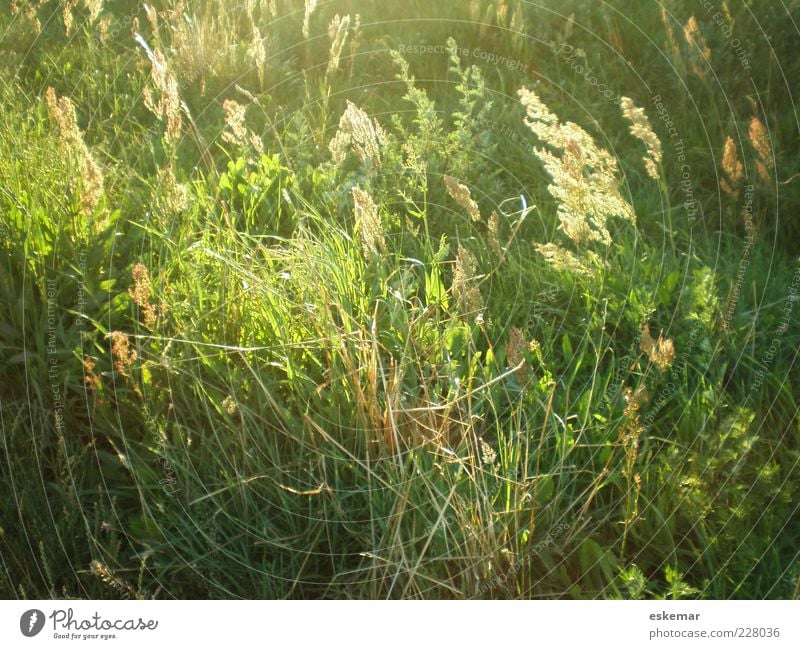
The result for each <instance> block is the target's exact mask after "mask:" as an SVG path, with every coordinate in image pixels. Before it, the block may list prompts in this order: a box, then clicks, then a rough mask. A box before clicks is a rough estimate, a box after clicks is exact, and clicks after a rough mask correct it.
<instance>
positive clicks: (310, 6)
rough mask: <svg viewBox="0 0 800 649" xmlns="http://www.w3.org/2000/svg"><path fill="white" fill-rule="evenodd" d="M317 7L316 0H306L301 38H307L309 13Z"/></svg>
mask: <svg viewBox="0 0 800 649" xmlns="http://www.w3.org/2000/svg"><path fill="white" fill-rule="evenodd" d="M316 8H317V0H306V6H305V14H304V16H303V38H306V39H307V38H308V35H309V28H310V22H311V14H313V13H314V11H315V10H316Z"/></svg>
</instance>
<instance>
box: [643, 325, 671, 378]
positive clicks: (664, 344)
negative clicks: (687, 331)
mask: <svg viewBox="0 0 800 649" xmlns="http://www.w3.org/2000/svg"><path fill="white" fill-rule="evenodd" d="M639 347H640V349H641V350H642V351H643V352H644V353H645V354H647V356H648V358H649V359H650V362H651V363H653V364H654V365H655V366H656V367H657V368H658V369H659V371H661V372H664V371H666V370H667V369H669V368H670V366H671V365H672V363H673V361H674V360H675V344H674V343H673V342H672V339H670V338H667V339H665V338H664V336H663V335H662V334H658V340H655V339H653V337H652V336H651V335H650V325H647V324H646V325H644V328H643V329H642V336H641V343H640V344H639Z"/></svg>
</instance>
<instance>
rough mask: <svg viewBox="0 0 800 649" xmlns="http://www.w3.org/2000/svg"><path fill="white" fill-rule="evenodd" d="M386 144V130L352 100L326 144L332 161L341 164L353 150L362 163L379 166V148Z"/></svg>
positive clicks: (337, 164)
mask: <svg viewBox="0 0 800 649" xmlns="http://www.w3.org/2000/svg"><path fill="white" fill-rule="evenodd" d="M385 144H386V132H385V131H384V130H383V129H382V128H381V126H380V124H378V121H377V120H370V118H369V115H367V114H366V113H365V112H364V111H363V110H361V109H360V108H359V107H358V106H356V105H355V104H354V103H353V102H352V101H349V100H348V102H347V108H346V109H345V111H344V113H343V114H342V116H341V118H340V119H339V130H338V131H337V132H336V135H334V136H333V139H332V140H331V141H330V143H329V144H328V149H329V150H330V152H331V155H332V156H333V163H334V165H336V166H337V167H338V166H339V165H341V164H342V163H343V162H344V160H345V158H346V157H347V154H348V153H349V152H350V151H354V152H355V153H356V155H357V156H358V158H359V159H360V160H361V162H362V163H366V162H367V160H369V164H371V165H373V166H375V167H380V166H381V149H382V148H383V146H384V145H385Z"/></svg>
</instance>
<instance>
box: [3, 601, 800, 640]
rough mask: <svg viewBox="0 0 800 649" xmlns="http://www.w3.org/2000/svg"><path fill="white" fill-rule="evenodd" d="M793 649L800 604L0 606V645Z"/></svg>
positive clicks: (7, 603) (66, 603)
mask: <svg viewBox="0 0 800 649" xmlns="http://www.w3.org/2000/svg"><path fill="white" fill-rule="evenodd" d="M565 642H569V643H570V645H569V646H573V643H585V644H586V646H589V647H613V648H614V649H617V648H621V647H636V648H637V649H638V648H641V647H644V646H653V647H678V646H684V645H687V646H689V645H690V646H695V647H707V646H710V647H743V648H744V647H747V648H750V647H774V648H778V647H791V648H792V649H797V647H800V601H793V602H790V601H770V602H764V601H703V602H695V601H682V602H671V601H670V602H655V601H636V602H610V601H576V602H568V601H533V602H526V601H512V602H479V601H470V602H410V601H406V602H374V601H371V602H341V601H332V602H273V601H263V602H262V601H146V602H122V601H110V602H108V601H4V602H0V647H49V646H60V647H66V646H75V645H77V644H79V645H80V646H96V643H101V644H103V645H104V646H113V647H117V648H120V649H121V648H123V647H132V648H133V647H135V648H136V649H142V647H162V646H168V645H169V646H174V647H193V648H195V647H250V646H259V647H314V646H316V647H329V646H333V647H336V646H347V647H348V649H357V648H359V647H364V648H367V647H368V648H370V649H374V648H375V647H380V648H381V649H384V648H392V647H397V648H398V649H400V648H402V649H418V648H420V649H421V648H423V647H436V646H440V647H453V648H458V649H464V648H466V647H481V648H482V649H486V648H488V647H508V648H509V649H512V648H515V647H523V648H524V647H541V646H561V645H563V643H565Z"/></svg>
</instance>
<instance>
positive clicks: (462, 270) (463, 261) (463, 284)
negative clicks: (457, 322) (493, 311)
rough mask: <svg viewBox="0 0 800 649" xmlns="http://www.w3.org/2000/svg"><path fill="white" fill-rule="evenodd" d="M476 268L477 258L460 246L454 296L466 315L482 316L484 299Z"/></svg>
mask: <svg viewBox="0 0 800 649" xmlns="http://www.w3.org/2000/svg"><path fill="white" fill-rule="evenodd" d="M475 266H476V264H475V258H474V257H473V256H472V254H471V253H470V252H469V250H467V249H466V248H464V247H463V246H462V245H461V244H459V246H458V254H457V255H456V263H455V267H454V269H453V295H455V297H456V300H457V301H458V304H459V306H460V307H461V311H462V313H463V314H464V315H467V314H472V313H476V314H480V312H481V311H482V310H483V298H482V297H481V292H480V289H479V288H478V286H477V285H476V284H475Z"/></svg>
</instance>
